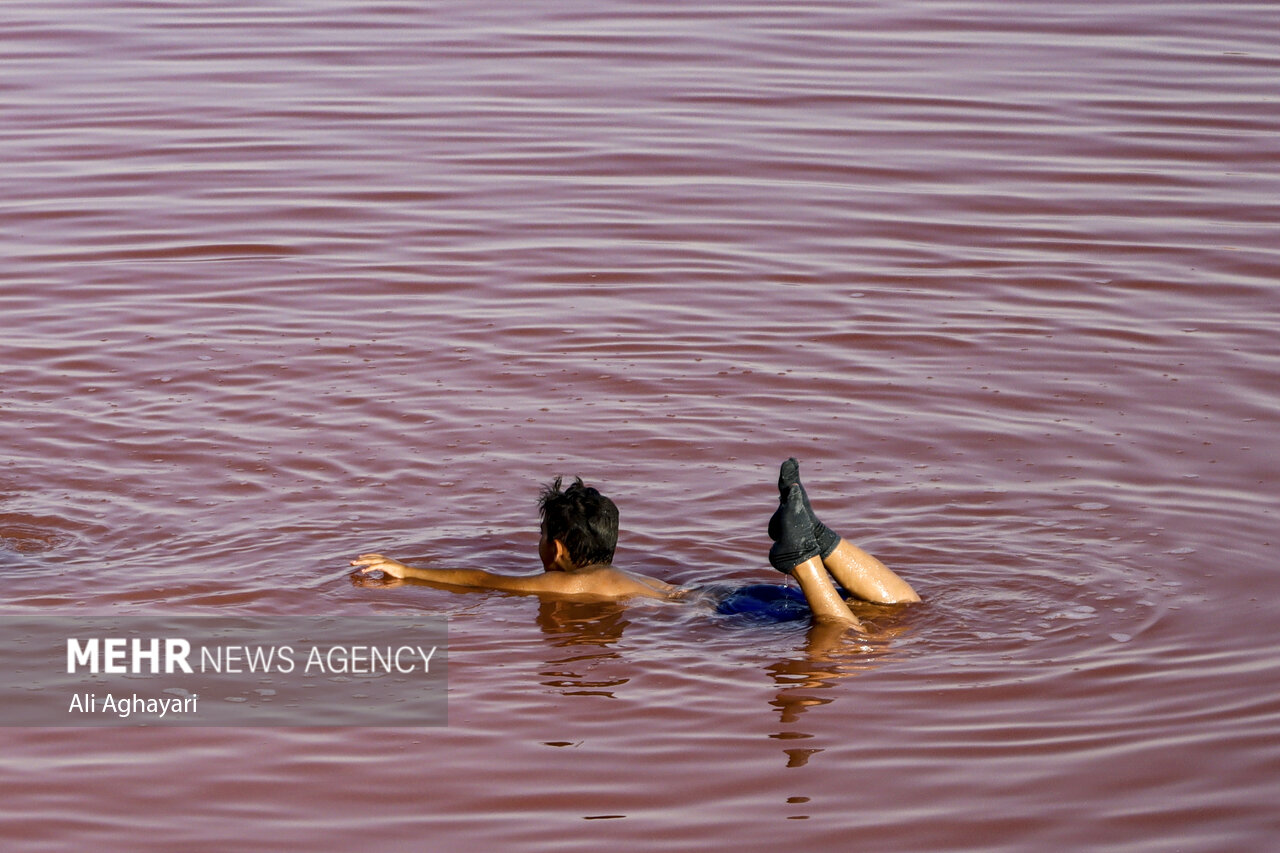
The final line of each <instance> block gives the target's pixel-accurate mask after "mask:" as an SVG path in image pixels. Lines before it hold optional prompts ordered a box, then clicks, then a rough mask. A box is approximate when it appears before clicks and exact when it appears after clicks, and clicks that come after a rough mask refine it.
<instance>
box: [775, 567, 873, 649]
mask: <svg viewBox="0 0 1280 853" xmlns="http://www.w3.org/2000/svg"><path fill="white" fill-rule="evenodd" d="M791 575H792V577H794V578H795V579H796V580H797V581H799V582H800V589H801V591H803V592H804V597H805V600H806V601H808V602H809V609H810V610H812V611H813V618H814V621H817V622H829V623H838V624H842V625H847V626H848V627H850V628H853V629H855V630H857V631H861V630H863V628H862V623H861V622H859V621H858V617H857V616H854V615H853V611H851V610H850V609H849V605H847V604H845V603H844V599H843V598H841V597H840V591H839V590H837V589H836V588H835V584H833V583H831V578H830V576H828V575H827V570H826V569H824V568H823V567H822V560H821V559H820V558H818V557H811V558H810V559H808V560H805V561H804V562H803V563H801V564H800V565H798V566H796V567H795V568H793V569H792V570H791Z"/></svg>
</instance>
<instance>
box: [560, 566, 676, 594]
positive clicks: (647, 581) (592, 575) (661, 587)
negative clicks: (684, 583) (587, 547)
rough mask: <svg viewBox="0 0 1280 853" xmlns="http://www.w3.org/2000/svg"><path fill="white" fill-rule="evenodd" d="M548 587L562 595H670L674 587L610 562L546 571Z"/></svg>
mask: <svg viewBox="0 0 1280 853" xmlns="http://www.w3.org/2000/svg"><path fill="white" fill-rule="evenodd" d="M543 577H544V578H546V579H547V584H548V591H549V592H551V591H554V592H559V593H562V594H564V595H589V596H599V597H601V598H613V599H619V598H630V597H632V596H644V597H646V598H671V597H672V596H673V594H674V593H675V590H676V587H674V586H672V585H671V584H668V583H664V582H663V581H660V580H658V579H657V578H651V577H647V576H646V575H640V574H635V573H634V572H625V571H623V570H622V569H619V568H615V567H614V566H594V567H591V568H589V569H583V570H580V571H574V572H556V571H552V572H546V573H544V575H543Z"/></svg>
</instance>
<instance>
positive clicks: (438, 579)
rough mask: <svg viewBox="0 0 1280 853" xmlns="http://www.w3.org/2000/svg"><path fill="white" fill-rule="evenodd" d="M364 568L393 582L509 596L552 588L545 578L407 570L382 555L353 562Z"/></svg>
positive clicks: (474, 571) (477, 571)
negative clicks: (495, 591)
mask: <svg viewBox="0 0 1280 853" xmlns="http://www.w3.org/2000/svg"><path fill="white" fill-rule="evenodd" d="M351 565H353V566H358V567H359V568H360V574H362V575H367V574H369V573H371V572H382V573H383V574H386V575H390V576H391V577H393V578H413V579H416V580H423V581H429V582H431V583H443V584H449V585H451V586H471V587H479V588H482V589H501V590H507V591H509V592H546V591H548V584H547V583H546V581H545V580H544V577H545V576H543V575H530V576H528V577H522V576H519V575H498V574H494V573H493V572H486V571H483V570H481V569H420V568H416V567H414V566H406V565H405V564H404V563H402V562H400V561H399V560H393V559H391V558H390V557H384V556H382V555H381V554H361V555H360V556H359V557H356V558H355V559H354V560H352V561H351Z"/></svg>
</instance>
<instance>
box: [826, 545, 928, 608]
mask: <svg viewBox="0 0 1280 853" xmlns="http://www.w3.org/2000/svg"><path fill="white" fill-rule="evenodd" d="M822 563H823V565H824V566H826V569H827V571H829V572H831V574H832V575H833V576H835V579H836V580H837V581H839V582H840V585H841V586H842V587H844V588H845V589H847V590H848V591H849V592H850V593H852V594H853V595H856V596H857V597H858V598H861V599H863V600H865V601H873V602H875V603H877V604H905V603H907V602H909V601H919V600H920V596H919V595H918V594H917V593H916V591H915V590H914V589H912V588H911V584H909V583H907V582H906V581H904V580H903V579H902V578H900V577H898V576H897V575H896V574H894V572H893V570H892V569H890V568H889V567H888V566H886V565H885V564H884V563H882V562H880V561H879V560H877V559H876V558H875V557H873V556H871V555H870V554H868V553H867V552H866V551H864V550H862V549H861V548H859V547H858V546H857V545H854V544H852V543H851V542H849V540H847V539H841V540H840V544H839V545H837V546H836V549H835V550H834V551H832V552H831V553H830V554H828V555H827V557H826V558H825V559H824V560H823V561H822Z"/></svg>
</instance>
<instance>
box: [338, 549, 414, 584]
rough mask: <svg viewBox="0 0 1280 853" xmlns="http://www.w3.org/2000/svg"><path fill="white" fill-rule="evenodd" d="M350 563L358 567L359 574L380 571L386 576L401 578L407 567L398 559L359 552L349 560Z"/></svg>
mask: <svg viewBox="0 0 1280 853" xmlns="http://www.w3.org/2000/svg"><path fill="white" fill-rule="evenodd" d="M351 565H353V566H359V567H360V574H362V575H367V574H369V573H371V572H382V573H383V574H384V575H386V576H387V577H392V578H403V577H404V576H405V573H406V572H407V571H408V569H409V567H408V566H406V565H405V564H404V563H402V562H400V561H399V560H393V559H391V558H390V557H384V556H382V555H381V554H361V555H360V556H359V557H356V558H355V559H354V560H352V561H351Z"/></svg>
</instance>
